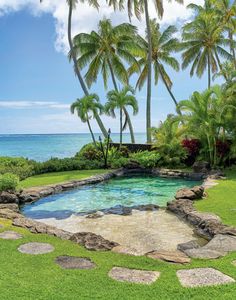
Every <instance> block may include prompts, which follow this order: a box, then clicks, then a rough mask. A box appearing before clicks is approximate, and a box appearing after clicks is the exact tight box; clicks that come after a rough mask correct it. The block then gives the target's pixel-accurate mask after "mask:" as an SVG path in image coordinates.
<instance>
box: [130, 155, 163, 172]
mask: <svg viewBox="0 0 236 300" xmlns="http://www.w3.org/2000/svg"><path fill="white" fill-rule="evenodd" d="M130 157H131V159H133V160H135V161H137V162H138V163H139V164H140V166H141V167H143V168H155V167H156V166H157V165H158V163H159V161H160V159H161V157H160V154H159V153H158V152H156V151H142V152H136V153H133V154H131V155H130Z"/></svg>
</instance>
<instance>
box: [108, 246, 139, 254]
mask: <svg viewBox="0 0 236 300" xmlns="http://www.w3.org/2000/svg"><path fill="white" fill-rule="evenodd" d="M111 251H112V252H115V253H120V254H127V255H133V256H140V253H139V252H138V251H137V249H135V248H129V247H126V246H122V245H119V246H116V247H114V248H113V249H112V250H111Z"/></svg>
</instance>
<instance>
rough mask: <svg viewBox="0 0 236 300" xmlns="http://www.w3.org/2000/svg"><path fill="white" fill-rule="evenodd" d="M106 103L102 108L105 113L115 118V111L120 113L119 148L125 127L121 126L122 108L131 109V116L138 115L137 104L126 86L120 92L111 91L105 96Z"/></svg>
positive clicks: (129, 88)
mask: <svg viewBox="0 0 236 300" xmlns="http://www.w3.org/2000/svg"><path fill="white" fill-rule="evenodd" d="M107 100H108V101H107V103H106V105H105V107H104V110H105V112H106V113H107V114H108V115H110V116H112V117H115V109H119V112H120V146H121V145H122V132H123V129H124V127H125V125H124V124H123V112H124V108H126V107H131V108H132V109H133V114H134V115H136V114H137V113H138V102H137V100H136V98H135V97H134V90H133V89H132V88H131V87H129V86H126V87H124V88H123V89H122V90H121V91H117V90H112V91H110V92H108V94H107Z"/></svg>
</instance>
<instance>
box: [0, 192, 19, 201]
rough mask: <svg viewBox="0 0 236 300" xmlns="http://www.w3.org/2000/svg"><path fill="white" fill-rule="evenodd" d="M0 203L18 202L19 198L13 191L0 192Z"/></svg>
mask: <svg viewBox="0 0 236 300" xmlns="http://www.w3.org/2000/svg"><path fill="white" fill-rule="evenodd" d="M0 203H17V204H18V203H19V198H18V196H17V195H16V193H14V192H1V193H0Z"/></svg>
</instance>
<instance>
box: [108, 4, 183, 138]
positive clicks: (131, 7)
mask: <svg viewBox="0 0 236 300" xmlns="http://www.w3.org/2000/svg"><path fill="white" fill-rule="evenodd" d="M170 1H171V0H169V2H170ZM175 1H176V2H178V3H183V0H175ZM107 2H108V4H109V5H113V7H114V9H117V8H119V9H123V8H124V2H127V7H128V15H129V18H131V16H132V14H133V11H134V14H135V15H136V17H137V18H138V19H140V16H141V14H142V13H143V12H144V14H145V21H146V32H147V37H148V66H147V67H148V68H147V107H146V131H147V142H148V143H151V97H152V40H151V28H150V18H149V6H148V0H140V1H139V0H127V1H125V0H107ZM153 2H154V4H155V8H156V11H157V13H158V16H159V17H160V18H161V17H162V16H163V13H164V9H163V0H153Z"/></svg>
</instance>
